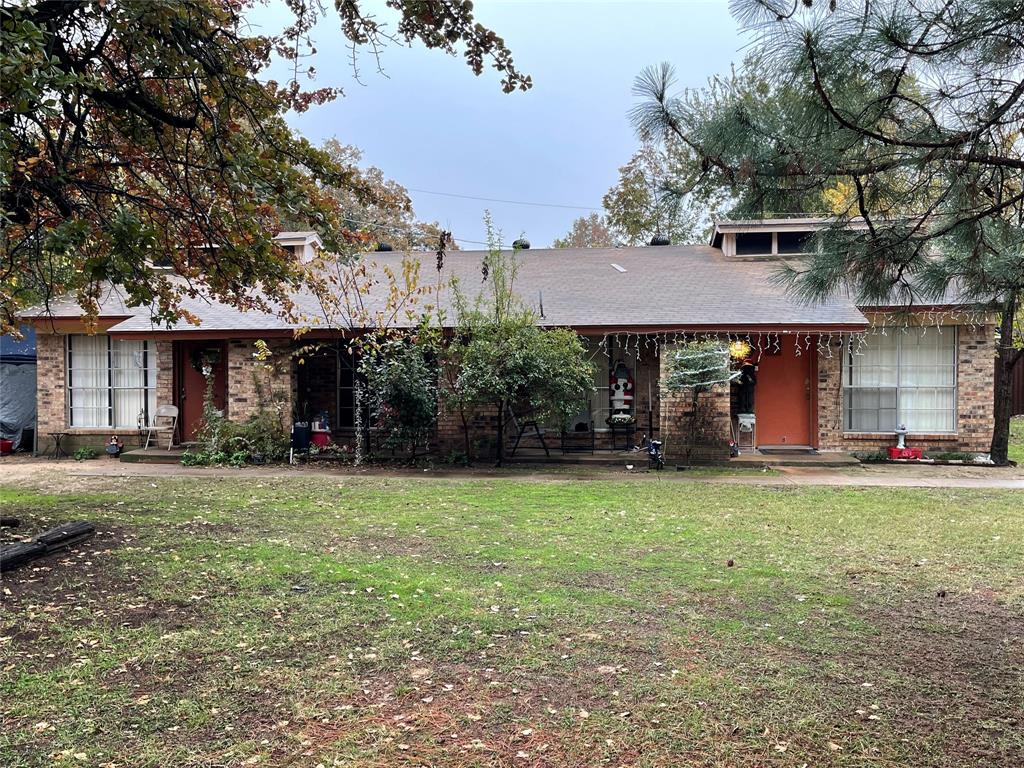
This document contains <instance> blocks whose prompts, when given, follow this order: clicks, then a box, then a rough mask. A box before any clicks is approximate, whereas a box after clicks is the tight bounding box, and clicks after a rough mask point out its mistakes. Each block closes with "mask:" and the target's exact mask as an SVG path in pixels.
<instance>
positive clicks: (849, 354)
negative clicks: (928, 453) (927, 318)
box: [842, 326, 960, 435]
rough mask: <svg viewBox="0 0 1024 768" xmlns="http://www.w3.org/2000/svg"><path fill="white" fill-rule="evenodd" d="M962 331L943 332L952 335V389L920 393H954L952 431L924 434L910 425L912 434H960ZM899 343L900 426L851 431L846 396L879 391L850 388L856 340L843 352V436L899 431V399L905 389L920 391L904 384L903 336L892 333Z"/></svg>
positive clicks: (888, 433) (897, 367)
mask: <svg viewBox="0 0 1024 768" xmlns="http://www.w3.org/2000/svg"><path fill="white" fill-rule="evenodd" d="M920 329H921V326H916V327H915V330H920ZM959 330H960V329H959V328H958V327H957V326H945V327H943V329H942V333H952V335H953V385H952V386H951V387H920V388H921V389H947V390H951V391H952V393H953V428H952V429H950V430H923V429H915V428H914V425H913V424H909V425H907V426H908V429H910V434H915V433H916V434H928V435H931V434H935V435H956V434H958V431H959V426H960V418H959V417H960V408H959V403H960V390H959V382H960V336H959ZM928 331H929V332H931V333H938V332H939V331H938V330H937V329H934V328H929V329H928ZM890 332H891V333H893V334H894V335H895V337H896V339H897V344H896V420H897V424H896V425H895V426H894V427H893V429H884V430H882V429H880V430H861V429H852V428H851V427H850V426H849V424H850V422H849V420H848V418H849V408H848V406H847V403H848V402H849V399H848V397H847V393H848V392H849V391H851V390H855V389H878V387H854V386H851V385H850V381H851V378H852V377H851V375H850V374H851V369H852V366H853V362H854V360H855V359H856V358H857V357H858V355H857V354H856V348H855V347H856V342H855V340H854V339H850V340H849V341H848V342H847V344H846V345H845V348H844V355H843V387H842V390H843V393H842V394H843V396H842V420H843V432H844V433H846V434H864V435H891V434H893V432H894V431H895V429H896V428H897V427H899V419H900V411H901V408H900V396H901V393H902V391H903V390H905V389H918V387H911V386H904V385H903V384H902V383H901V378H902V375H903V336H904V334H903V332H902V331H901V330H900V329H891V331H890Z"/></svg>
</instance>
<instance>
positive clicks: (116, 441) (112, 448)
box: [107, 435, 124, 459]
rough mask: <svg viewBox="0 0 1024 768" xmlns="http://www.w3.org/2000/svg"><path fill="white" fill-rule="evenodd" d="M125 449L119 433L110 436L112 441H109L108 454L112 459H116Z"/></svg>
mask: <svg viewBox="0 0 1024 768" xmlns="http://www.w3.org/2000/svg"><path fill="white" fill-rule="evenodd" d="M123 450H124V442H123V441H122V440H121V438H119V437H118V436H117V435H111V436H110V442H108V443H107V456H109V457H110V458H112V459H116V458H117V457H118V456H120V455H121V452H122V451H123Z"/></svg>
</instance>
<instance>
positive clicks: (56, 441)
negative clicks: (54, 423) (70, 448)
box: [44, 432, 68, 461]
mask: <svg viewBox="0 0 1024 768" xmlns="http://www.w3.org/2000/svg"><path fill="white" fill-rule="evenodd" d="M46 434H47V435H49V436H50V439H51V440H53V458H54V459H56V460H57V461H59V460H60V459H61V457H62V456H67V455H68V453H67V451H65V450H64V448H63V447H62V446H61V444H60V441H61V440H63V439H64V437H65V436H66V435H67V432H47V433H46ZM44 455H45V454H44Z"/></svg>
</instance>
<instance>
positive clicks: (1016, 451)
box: [1010, 416, 1024, 465]
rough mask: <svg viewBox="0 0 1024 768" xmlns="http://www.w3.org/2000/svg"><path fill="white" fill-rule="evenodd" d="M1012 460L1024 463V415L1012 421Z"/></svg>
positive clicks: (1019, 463)
mask: <svg viewBox="0 0 1024 768" xmlns="http://www.w3.org/2000/svg"><path fill="white" fill-rule="evenodd" d="M1010 460H1011V461H1016V462H1017V464H1018V465H1024V416H1015V417H1014V418H1013V419H1012V420H1011V421H1010Z"/></svg>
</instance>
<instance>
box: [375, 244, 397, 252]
mask: <svg viewBox="0 0 1024 768" xmlns="http://www.w3.org/2000/svg"><path fill="white" fill-rule="evenodd" d="M393 250H395V249H394V248H392V247H391V243H384V242H381V243H377V248H376V251H377V253H383V252H385V251H393Z"/></svg>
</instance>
